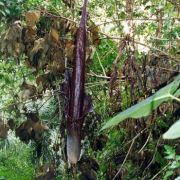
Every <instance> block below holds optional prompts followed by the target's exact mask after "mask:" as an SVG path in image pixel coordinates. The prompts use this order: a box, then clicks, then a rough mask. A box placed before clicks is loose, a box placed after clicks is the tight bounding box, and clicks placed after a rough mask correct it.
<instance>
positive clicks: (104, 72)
mask: <svg viewBox="0 0 180 180" xmlns="http://www.w3.org/2000/svg"><path fill="white" fill-rule="evenodd" d="M96 54H97V58H98V61H99V64H100V66H101V68H102V71H103V74H104V76H105V77H106V71H105V69H104V67H103V65H102V62H101V60H100V57H99V54H98V52H97V51H96Z"/></svg>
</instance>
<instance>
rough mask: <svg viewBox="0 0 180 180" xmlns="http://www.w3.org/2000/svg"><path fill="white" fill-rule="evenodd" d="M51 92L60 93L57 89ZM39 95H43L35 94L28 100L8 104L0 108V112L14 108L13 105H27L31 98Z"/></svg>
mask: <svg viewBox="0 0 180 180" xmlns="http://www.w3.org/2000/svg"><path fill="white" fill-rule="evenodd" d="M53 92H60V91H59V89H57V90H54V91H53ZM40 95H44V94H43V93H42V94H36V95H34V96H31V97H29V98H28V100H26V101H22V102H16V103H11V104H8V105H6V106H4V107H2V108H0V111H1V110H4V109H8V108H9V107H10V106H14V105H18V104H27V103H29V102H31V101H32V99H33V98H35V97H38V96H40ZM52 96H53V95H47V96H44V97H52Z"/></svg>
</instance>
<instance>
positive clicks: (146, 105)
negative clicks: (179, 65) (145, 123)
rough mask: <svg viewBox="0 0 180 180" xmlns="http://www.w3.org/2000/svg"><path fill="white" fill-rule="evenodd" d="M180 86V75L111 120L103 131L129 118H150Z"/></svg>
mask: <svg viewBox="0 0 180 180" xmlns="http://www.w3.org/2000/svg"><path fill="white" fill-rule="evenodd" d="M179 84H180V75H179V76H178V77H177V78H176V79H175V80H174V81H173V82H172V83H170V84H168V85H167V86H165V87H164V88H162V89H160V90H159V91H157V92H156V93H155V94H154V95H152V96H150V97H149V98H147V99H145V100H143V101H141V102H140V103H138V104H136V105H134V106H132V107H130V108H128V109H126V110H125V111H123V112H121V113H120V114H118V115H116V116H115V117H113V118H112V119H110V120H109V121H108V122H107V123H106V124H105V125H104V126H103V127H102V129H101V130H104V129H106V128H109V127H112V126H115V125H117V124H119V123H120V122H122V121H123V120H125V119H127V118H141V117H145V116H148V115H149V114H150V113H151V112H152V111H153V110H154V109H156V108H157V107H158V106H159V105H160V104H162V103H163V102H166V101H169V100H171V99H172V95H173V93H174V92H175V91H177V89H178V87H179Z"/></svg>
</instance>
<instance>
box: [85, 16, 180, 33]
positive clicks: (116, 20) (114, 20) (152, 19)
mask: <svg viewBox="0 0 180 180" xmlns="http://www.w3.org/2000/svg"><path fill="white" fill-rule="evenodd" d="M129 20H131V21H158V19H157V18H150V19H148V18H140V19H113V20H111V21H107V22H103V23H100V24H97V25H94V26H93V27H90V28H89V29H88V30H92V29H94V28H96V27H98V26H102V25H107V24H111V23H117V22H124V21H129ZM162 20H172V21H173V20H180V18H176V17H174V18H162Z"/></svg>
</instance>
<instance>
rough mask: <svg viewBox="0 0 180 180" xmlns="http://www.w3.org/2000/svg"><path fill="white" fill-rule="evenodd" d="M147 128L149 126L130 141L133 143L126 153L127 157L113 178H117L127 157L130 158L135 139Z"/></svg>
mask: <svg viewBox="0 0 180 180" xmlns="http://www.w3.org/2000/svg"><path fill="white" fill-rule="evenodd" d="M146 130H147V128H144V129H143V130H141V131H140V132H139V133H138V134H137V135H136V136H135V137H134V138H133V139H132V140H131V141H130V142H132V143H131V145H130V147H129V150H128V152H127V154H126V157H125V158H124V161H123V163H122V165H121V167H120V169H119V170H118V172H117V173H116V175H115V176H114V178H113V180H115V178H116V177H117V176H118V174H119V173H120V172H121V170H122V167H123V165H124V164H125V162H126V160H127V158H128V155H129V153H130V151H131V149H132V147H133V144H134V142H135V140H136V139H137V138H138V137H139V136H140V135H141V134H142V133H143V132H144V131H146ZM128 144H129V143H128Z"/></svg>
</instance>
